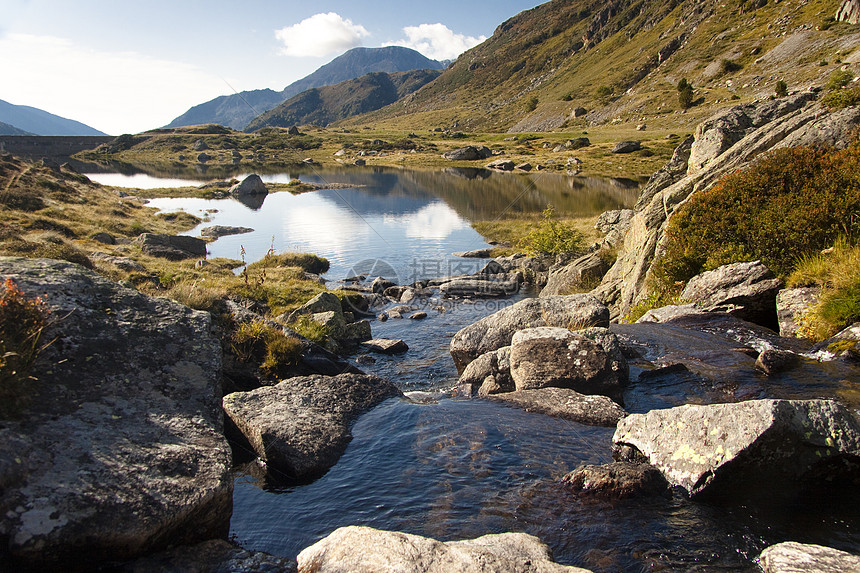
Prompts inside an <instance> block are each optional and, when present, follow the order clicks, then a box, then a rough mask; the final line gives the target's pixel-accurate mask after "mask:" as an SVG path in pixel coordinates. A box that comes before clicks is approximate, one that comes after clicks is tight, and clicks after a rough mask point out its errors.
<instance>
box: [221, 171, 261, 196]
mask: <svg viewBox="0 0 860 573" xmlns="http://www.w3.org/2000/svg"><path fill="white" fill-rule="evenodd" d="M230 194H231V195H233V196H235V197H242V196H245V195H268V194H269V188H268V187H266V184H265V183H263V180H262V179H261V178H260V176H259V175H257V174H256V173H251V174H250V175H248V176H247V177H245V178H244V179H243V180H242V181H241V183H236V184H235V185H233V186H232V187H230Z"/></svg>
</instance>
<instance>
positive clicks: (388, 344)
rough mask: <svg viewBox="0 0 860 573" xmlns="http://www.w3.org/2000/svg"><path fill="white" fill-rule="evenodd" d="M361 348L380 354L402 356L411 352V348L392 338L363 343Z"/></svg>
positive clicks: (375, 339)
mask: <svg viewBox="0 0 860 573" xmlns="http://www.w3.org/2000/svg"><path fill="white" fill-rule="evenodd" d="M361 346H363V347H364V348H366V349H367V350H370V351H371V352H378V353H380V354H400V353H401V352H406V351H407V350H409V346H408V345H407V344H406V343H405V342H403V341H402V340H393V339H390V338H374V339H372V340H365V341H364V342H362V343H361Z"/></svg>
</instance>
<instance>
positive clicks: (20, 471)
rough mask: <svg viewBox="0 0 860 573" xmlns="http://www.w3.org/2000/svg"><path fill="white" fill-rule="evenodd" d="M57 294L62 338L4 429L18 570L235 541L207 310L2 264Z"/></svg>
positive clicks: (0, 435) (3, 483)
mask: <svg viewBox="0 0 860 573" xmlns="http://www.w3.org/2000/svg"><path fill="white" fill-rule="evenodd" d="M0 275H2V276H4V277H10V278H12V279H13V280H14V281H15V282H16V283H17V284H18V285H19V286H20V287H21V288H22V289H23V290H24V292H26V293H45V294H46V295H47V301H48V305H49V306H50V308H51V312H52V316H53V317H54V319H55V320H54V322H53V323H52V324H51V325H50V326H49V327H48V329H47V330H46V331H45V332H44V333H43V339H44V340H46V341H48V340H53V344H51V345H50V346H48V347H47V348H46V349H45V350H44V351H43V352H42V354H41V355H40V356H39V358H38V359H37V361H36V363H35V365H34V367H33V370H32V372H31V374H32V375H33V376H34V377H35V378H36V380H35V381H32V382H28V385H27V393H28V395H27V398H28V400H27V403H26V404H25V406H24V409H23V410H22V413H21V417H20V419H18V420H14V421H5V422H4V423H3V425H2V428H0V536H3V537H4V538H5V539H4V542H8V546H7V549H5V550H4V552H5V551H8V552H9V554H11V559H12V561H13V563H14V564H16V568H20V569H28V568H30V569H39V568H40V567H44V568H45V569H54V568H57V567H61V568H63V569H64V570H69V569H75V568H80V569H85V570H92V568H93V567H94V566H95V564H97V563H101V562H105V561H110V560H122V559H127V558H132V557H135V556H138V555H141V554H145V553H148V552H151V551H155V550H159V549H162V548H164V547H166V546H168V545H172V544H183V543H196V542H199V541H203V540H206V539H210V538H215V537H223V536H226V534H227V531H228V528H229V522H230V514H231V512H232V489H233V482H232V477H231V475H230V468H231V457H230V451H229V447H228V446H227V443H226V441H225V440H224V437H223V433H222V418H221V412H220V401H221V395H220V394H221V392H220V380H219V378H220V372H221V347H220V342H219V340H218V338H217V337H216V336H215V335H214V334H213V332H212V327H211V323H210V317H209V315H208V314H207V313H203V312H197V311H193V310H191V309H189V308H187V307H184V306H182V305H179V304H177V303H174V302H172V301H168V300H167V299H163V298H150V297H147V296H144V295H142V294H140V293H138V292H136V291H134V290H131V289H127V288H124V287H121V286H119V285H118V284H117V283H114V282H112V281H109V280H106V279H104V278H102V277H99V276H97V275H95V274H94V273H91V272H89V271H87V270H85V269H83V268H81V267H79V266H77V265H74V264H70V263H67V262H61V261H51V260H45V259H36V260H31V259H12V258H0Z"/></svg>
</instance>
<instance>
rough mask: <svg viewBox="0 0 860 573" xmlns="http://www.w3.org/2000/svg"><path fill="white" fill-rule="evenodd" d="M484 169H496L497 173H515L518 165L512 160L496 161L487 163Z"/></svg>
mask: <svg viewBox="0 0 860 573" xmlns="http://www.w3.org/2000/svg"><path fill="white" fill-rule="evenodd" d="M484 167H486V168H487V169H495V170H497V171H513V170H514V167H516V164H515V163H514V162H513V161H511V160H510V159H496V160H495V161H491V162H490V163H487V164H486V165H485V166H484Z"/></svg>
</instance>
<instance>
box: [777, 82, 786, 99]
mask: <svg viewBox="0 0 860 573" xmlns="http://www.w3.org/2000/svg"><path fill="white" fill-rule="evenodd" d="M774 93H776V97H785V96H787V95H788V84H787V83H785V81H784V80H779V81H777V82H776V88H775V90H774Z"/></svg>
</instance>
